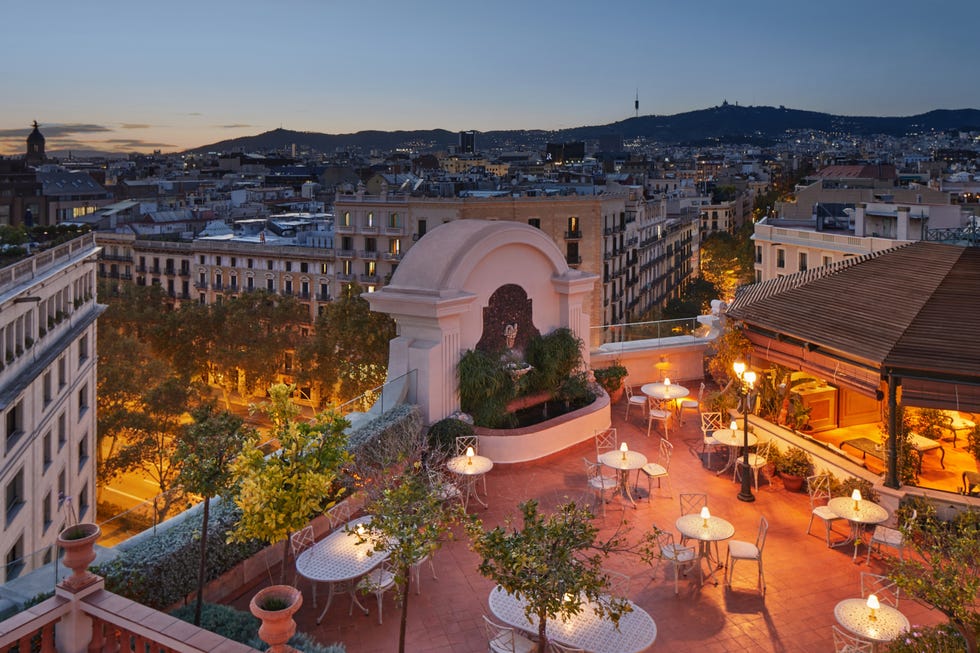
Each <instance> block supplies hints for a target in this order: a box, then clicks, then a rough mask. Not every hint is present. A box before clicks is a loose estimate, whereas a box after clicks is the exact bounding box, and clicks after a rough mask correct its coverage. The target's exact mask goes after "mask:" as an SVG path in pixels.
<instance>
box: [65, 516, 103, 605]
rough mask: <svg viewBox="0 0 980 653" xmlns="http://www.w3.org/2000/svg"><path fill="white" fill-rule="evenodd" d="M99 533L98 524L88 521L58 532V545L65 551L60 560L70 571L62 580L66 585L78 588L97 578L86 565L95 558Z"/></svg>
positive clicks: (100, 530) (100, 532)
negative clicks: (70, 573)
mask: <svg viewBox="0 0 980 653" xmlns="http://www.w3.org/2000/svg"><path fill="white" fill-rule="evenodd" d="M100 535H102V529H101V528H99V525H98V524H88V523H83V524H76V525H75V526H69V527H68V528H66V529H65V530H63V531H61V533H59V534H58V546H60V547H61V548H62V549H63V550H64V552H65V555H64V557H63V558H62V562H63V563H64V565H65V566H66V567H68V568H69V569H71V571H72V575H71V576H69V577H68V578H66V579H65V580H64V581H63V582H64V584H65V585H67V586H68V587H70V588H72V589H80V588H82V587H85V586H86V585H88V584H89V583H91V582H92V581H94V580H97V579H98V576H96V575H95V574H93V573H90V572H89V571H88V566H89V565H90V564H92V561H93V560H95V542H96V541H97V540H98V539H99V536H100Z"/></svg>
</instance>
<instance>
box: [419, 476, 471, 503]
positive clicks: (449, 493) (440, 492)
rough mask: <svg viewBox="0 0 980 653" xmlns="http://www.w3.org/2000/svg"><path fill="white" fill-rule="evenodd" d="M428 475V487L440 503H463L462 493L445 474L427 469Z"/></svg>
mask: <svg viewBox="0 0 980 653" xmlns="http://www.w3.org/2000/svg"><path fill="white" fill-rule="evenodd" d="M428 474H429V486H430V487H431V488H432V489H433V490H434V491H435V493H436V496H438V497H439V500H440V501H442V502H443V503H445V502H447V501H459V502H460V503H462V502H463V498H464V496H463V491H462V490H460V489H459V486H458V485H456V484H455V483H453V482H452V480H451V479H449V478H447V477H446V475H445V474H442V473H441V472H439V471H437V470H435V469H429V471H428Z"/></svg>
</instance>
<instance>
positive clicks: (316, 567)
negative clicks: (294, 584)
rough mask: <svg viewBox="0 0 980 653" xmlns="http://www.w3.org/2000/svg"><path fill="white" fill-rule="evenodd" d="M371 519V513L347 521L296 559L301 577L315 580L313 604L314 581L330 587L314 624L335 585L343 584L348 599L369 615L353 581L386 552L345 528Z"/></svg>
mask: <svg viewBox="0 0 980 653" xmlns="http://www.w3.org/2000/svg"><path fill="white" fill-rule="evenodd" d="M370 522H371V516H370V515H365V516H363V517H359V518H358V519H355V520H352V521H349V522H347V524H346V526H341V527H340V528H338V529H337V530H335V531H334V532H332V533H330V535H328V536H327V537H325V538H323V539H322V540H320V541H319V542H317V543H316V544H314V545H313V546H311V547H310V548H308V549H307V550H306V551H303V552H302V553H300V554H299V556H298V557H297V558H296V571H297V572H298V573H299V575H300V576H302V577H303V578H308V579H309V580H311V581H313V582H314V586H313V607H316V585H315V583H329V586H330V592H329V594H328V595H327V604H326V605H325V606H323V612H321V613H320V616H319V617H317V619H316V622H317V624H319V623H320V622H321V621H322V620H323V617H324V615H325V614H327V610H329V609H330V602H331V601H332V600H333V596H334V594H335V593H336V588H337V586H338V585H340V586H343V585H346V586H347V592H348V593H349V594H350V598H351V601H353V602H354V603H355V604H356V605H357V607H359V608H360V609H361V610H362V611H363V612H364V614H368V609H367V608H365V607H364V606H363V605H361V602H360V601H358V600H357V592H356V586H357V583H356V582H355V581H356V580H357V579H358V578H360V577H361V576H363V575H364V574H366V573H368V572H369V571H371V570H372V569H374V568H375V567H377V566H378V565H380V564H381V563H382V562H383V561H384V560H385V559H386V558H387V557H388V554H387V553H386V552H384V551H375V550H374V545H373V544H372V543H371V541H370V540H368V541H366V542H361V541H360V539H359V538H358V536H357V534H356V533H351V532H348V529H356V528H357V527H358V525H361V524H368V523H370Z"/></svg>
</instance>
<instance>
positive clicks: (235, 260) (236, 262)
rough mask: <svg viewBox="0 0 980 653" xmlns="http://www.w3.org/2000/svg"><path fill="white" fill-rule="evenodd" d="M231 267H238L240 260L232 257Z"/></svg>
mask: <svg viewBox="0 0 980 653" xmlns="http://www.w3.org/2000/svg"><path fill="white" fill-rule="evenodd" d="M231 267H233V268H234V267H238V259H237V258H235V257H234V256H232V257H231Z"/></svg>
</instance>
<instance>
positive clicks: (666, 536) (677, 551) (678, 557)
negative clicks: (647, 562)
mask: <svg viewBox="0 0 980 653" xmlns="http://www.w3.org/2000/svg"><path fill="white" fill-rule="evenodd" d="M657 548H658V549H659V550H660V555H659V556H658V557H659V559H660V560H661V561H662V562H665V563H667V564H669V565H671V566H673V568H674V594H677V593H678V592H679V591H680V590H679V589H678V587H677V583H678V577H679V576H680V571H681V569H682V568H683V567H688V568H690V567H692V566H693V565H694V562H695V560H697V552H696V551H695V550H694V547H690V546H681V545H680V544H675V543H674V534H673V533H671V532H670V531H660V533H659V534H658V535H657ZM684 573H685V574H686V573H687V572H686V571H685V572H684Z"/></svg>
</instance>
